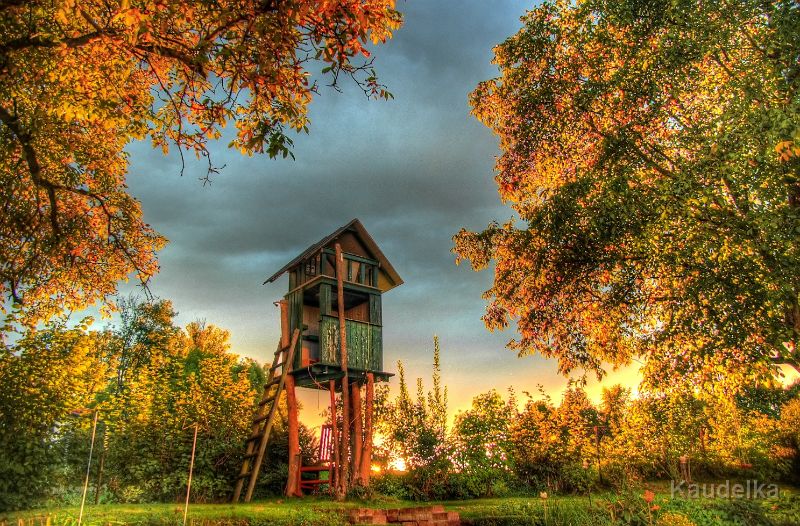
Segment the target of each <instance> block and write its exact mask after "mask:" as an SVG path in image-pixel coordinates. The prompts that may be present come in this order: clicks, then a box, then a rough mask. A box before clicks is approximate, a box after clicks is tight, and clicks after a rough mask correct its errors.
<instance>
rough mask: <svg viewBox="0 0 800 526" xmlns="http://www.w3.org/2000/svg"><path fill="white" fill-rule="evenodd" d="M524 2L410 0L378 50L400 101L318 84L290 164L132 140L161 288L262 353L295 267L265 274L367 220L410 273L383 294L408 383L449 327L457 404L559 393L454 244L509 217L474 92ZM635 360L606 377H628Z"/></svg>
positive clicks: (392, 346) (393, 350)
mask: <svg viewBox="0 0 800 526" xmlns="http://www.w3.org/2000/svg"><path fill="white" fill-rule="evenodd" d="M529 5H530V4H529V3H527V2H520V1H517V0H502V1H501V0H496V1H492V2H486V1H485V0H469V1H467V0H459V1H456V0H452V1H437V2H411V1H409V2H404V1H402V0H400V1H399V2H398V8H399V9H400V10H401V11H402V12H403V13H404V14H405V24H404V26H403V28H402V29H401V30H399V31H398V32H397V33H396V35H395V38H394V39H392V40H391V41H389V42H388V43H387V44H386V45H383V46H380V47H378V48H376V49H375V56H376V63H375V64H376V67H377V69H378V72H379V74H380V76H381V79H382V81H383V82H384V83H386V84H387V85H388V86H389V89H390V91H392V93H393V94H394V96H395V98H394V100H391V101H388V102H385V101H367V100H366V99H365V97H364V95H363V93H361V92H360V91H359V90H358V89H357V88H356V87H355V86H348V85H346V84H345V85H343V86H342V87H343V90H344V92H343V93H337V92H335V91H333V90H331V89H325V88H323V89H322V90H321V92H320V94H319V96H317V98H316V99H315V101H314V102H313V104H312V106H311V111H310V118H311V133H310V134H309V135H307V136H305V135H304V136H298V137H296V140H295V149H294V152H295V155H296V160H295V161H291V160H279V161H274V160H270V159H269V158H267V157H243V156H241V155H240V154H239V153H238V152H236V151H230V150H228V149H227V148H226V146H225V144H226V143H227V141H222V142H220V143H219V144H216V145H212V155H213V161H214V163H215V164H217V165H222V164H224V165H225V168H224V170H223V171H222V173H221V174H220V175H218V176H216V177H215V179H214V182H213V184H212V185H210V186H203V185H202V183H201V182H200V181H199V180H198V178H199V177H200V176H201V175H203V174H204V173H205V172H204V168H203V165H202V164H190V165H189V166H188V167H187V170H186V172H185V174H184V176H183V177H180V176H179V175H178V174H179V172H180V164H179V162H178V159H177V158H176V157H174V156H169V157H164V156H163V155H162V154H161V153H160V151H154V150H152V149H151V148H150V146H149V145H147V144H138V145H134V146H133V147H132V148H131V149H130V152H131V164H132V167H131V175H130V177H129V185H130V189H131V192H132V193H133V194H134V195H135V196H137V197H138V198H139V199H140V200H141V202H142V206H143V208H144V213H145V218H146V221H148V222H149V223H150V224H152V225H153V226H154V227H155V228H156V229H157V230H158V231H159V232H161V233H162V234H164V235H165V236H166V237H167V238H168V239H169V240H170V243H169V245H168V246H167V248H165V249H164V250H163V251H162V252H161V254H160V262H161V273H160V274H159V275H158V276H157V277H156V278H155V280H154V282H153V285H152V292H153V293H154V294H155V295H157V296H159V297H162V298H168V299H171V300H173V302H174V305H175V308H176V310H178V311H179V318H178V321H179V322H180V323H182V324H185V323H188V322H190V321H193V320H196V319H204V320H206V321H207V322H208V323H213V324H215V325H218V326H221V327H224V328H226V329H228V330H229V331H230V332H231V343H232V350H233V351H234V352H236V353H238V354H241V355H247V356H252V357H255V358H257V359H259V360H264V359H266V357H267V355H268V354H269V355H271V352H272V351H273V350H274V348H275V345H276V342H277V339H278V335H279V330H280V323H279V318H278V310H277V308H275V307H274V306H273V301H275V300H278V299H280V298H281V296H282V295H283V294H284V293H285V292H286V289H287V281H286V280H287V278H286V277H285V276H284V277H283V278H282V279H281V280H279V281H278V282H276V283H274V284H271V285H268V286H263V285H262V282H263V281H264V280H265V278H266V277H267V276H269V275H271V274H272V273H273V272H274V271H276V270H277V269H278V268H280V267H281V266H283V264H285V263H286V262H287V261H289V260H290V259H291V258H292V257H294V256H295V255H297V254H298V253H300V252H301V251H302V250H303V249H305V248H306V247H307V246H308V245H310V244H312V243H313V242H315V241H317V240H318V239H320V238H321V237H323V236H324V235H326V234H328V233H330V232H331V231H333V230H335V229H336V228H337V227H339V226H341V225H342V224H344V223H346V222H347V221H349V220H350V219H352V218H355V217H357V218H359V219H361V221H362V222H363V224H364V226H365V227H366V228H367V230H369V232H370V233H371V234H372V236H373V237H374V239H375V240H376V242H377V243H378V244H379V245H380V246H381V248H382V249H383V251H384V253H385V254H386V256H387V257H388V258H389V260H390V261H391V262H392V264H393V265H394V266H395V268H396V269H397V271H398V272H399V274H400V275H401V276H402V278H403V279H404V280H405V284H404V285H403V286H401V287H399V288H396V289H394V290H392V291H391V292H389V293H388V294H386V296H385V297H384V302H383V305H384V315H383V319H384V363H386V364H388V365H390V366H389V370H392V371H394V370H395V369H396V366H395V365H394V364H395V362H396V361H397V360H402V361H403V362H404V364H405V365H406V369H407V371H408V373H409V376H410V377H411V379H412V381H413V378H415V377H417V376H422V377H423V378H425V379H428V380H429V378H430V362H431V355H432V348H433V345H432V338H433V335H434V334H438V335H439V337H440V340H441V347H442V367H443V378H444V380H445V382H446V383H447V384H448V386H449V389H450V393H451V409H452V410H453V411H457V410H459V409H462V408H465V407H466V406H467V405H468V404H469V401H470V399H471V397H472V396H474V395H476V394H478V393H480V392H483V391H486V390H488V389H491V388H497V389H500V390H505V389H506V388H507V387H509V386H512V385H513V386H514V387H515V388H516V389H517V390H518V391H523V390H529V391H535V390H536V387H537V384H541V385H543V386H544V387H545V389H547V390H548V391H551V392H553V393H554V394H555V393H558V392H559V391H560V390H561V389H562V387H563V386H564V385H565V383H566V380H565V379H564V378H561V377H559V376H558V375H557V374H556V372H555V371H556V367H555V364H554V363H552V362H551V361H547V360H544V359H542V358H541V357H525V358H518V357H517V356H516V355H515V353H513V352H512V351H509V350H508V349H506V348H505V344H506V342H507V341H508V340H510V339H511V338H513V336H514V334H513V332H512V331H511V330H509V331H506V332H505V333H494V334H492V333H489V332H488V331H487V330H486V329H485V327H484V326H483V323H482V322H481V320H480V317H481V315H482V313H483V309H484V301H483V300H482V299H481V293H482V292H483V291H484V290H485V289H487V288H488V287H489V284H490V282H491V274H490V273H487V272H484V273H474V272H472V271H471V270H470V269H469V267H468V266H465V265H462V266H460V267H459V266H456V265H455V262H454V256H453V254H452V253H451V248H452V241H451V237H452V236H453V234H455V233H456V232H457V231H458V230H459V229H460V228H462V227H467V228H471V229H480V228H482V227H484V226H485V225H486V224H488V222H490V221H491V220H493V219H497V220H501V221H502V220H505V219H507V218H509V217H510V215H511V211H510V209H509V208H507V207H505V206H503V205H502V204H501V203H500V201H499V198H498V195H497V191H496V187H495V184H494V181H493V164H494V157H495V156H496V155H497V154H498V149H497V141H496V139H495V138H494V137H493V135H492V134H491V132H490V131H489V130H488V129H486V128H484V127H483V126H482V125H481V124H480V123H479V122H478V121H476V120H475V119H474V118H473V117H471V116H470V115H469V107H468V104H467V95H468V93H469V92H470V91H471V90H472V89H473V88H474V87H475V85H476V84H477V83H478V82H479V81H481V80H484V79H487V78H491V77H493V76H495V75H496V73H497V71H496V69H495V68H494V66H492V64H491V59H492V47H493V46H494V45H496V44H498V43H500V42H501V41H503V40H504V39H505V38H507V37H508V36H510V35H512V34H513V33H515V32H516V31H517V30H518V29H519V27H520V21H519V17H520V16H521V15H522V14H524V12H525V9H526V7H529ZM631 371H632V370H631ZM631 371H626V372H622V373H618V374H615V375H612V377H611V380H610V381H618V380H619V379H623V380H626V379H627V380H629V379H630V378H631V376H632V372H631ZM608 382H609V380H607V381H606V383H608ZM395 383H396V382H395ZM597 390H598V386H596V385H595V386H593V388H592V391H593V392H597ZM303 399H304V401H305V411H306V413H308V414H316V413H317V412H318V411H317V407H318V402H317V395H316V393H313V392H312V393H306V394H305V395H304V398H303ZM322 405H323V406H324V403H323V404H322ZM312 418H313V417H312Z"/></svg>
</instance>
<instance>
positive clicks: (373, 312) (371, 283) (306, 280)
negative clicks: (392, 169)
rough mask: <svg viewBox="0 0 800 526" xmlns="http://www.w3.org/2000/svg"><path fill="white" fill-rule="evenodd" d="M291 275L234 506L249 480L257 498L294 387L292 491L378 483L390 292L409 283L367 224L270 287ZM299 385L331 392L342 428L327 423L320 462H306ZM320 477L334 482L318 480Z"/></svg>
mask: <svg viewBox="0 0 800 526" xmlns="http://www.w3.org/2000/svg"><path fill="white" fill-rule="evenodd" d="M284 274H288V275H289V291H288V292H287V294H286V295H285V296H284V299H283V300H281V301H280V302H278V304H279V305H280V308H281V341H280V343H279V345H278V349H277V350H276V351H275V356H274V360H273V363H272V366H271V368H270V372H269V375H268V378H267V383H266V386H265V388H264V396H263V398H262V399H261V401H260V402H259V403H258V406H257V408H256V412H255V416H254V418H253V426H252V433H251V435H250V437H249V438H248V441H247V449H246V452H245V457H244V462H243V464H242V469H241V471H240V473H239V478H238V479H237V482H236V487H235V490H234V497H233V500H234V502H238V501H239V499H240V496H241V494H242V490H243V489H244V483H245V481H247V483H248V484H247V490H246V492H245V494H244V500H245V502H249V501H250V499H251V497H252V493H253V488H254V487H255V484H256V481H257V479H258V473H259V469H260V466H261V463H262V461H263V457H264V452H265V450H266V445H267V442H268V441H269V438H270V433H271V431H272V425H273V421H274V419H275V417H276V413H277V407H278V402H279V400H280V395H281V393H282V391H284V390H285V391H286V396H287V403H288V407H289V414H288V415H287V416H288V428H289V429H288V430H289V478H288V481H287V484H286V494H287V495H289V496H300V495H302V491H303V490H304V489H306V490H312V489H315V488H318V487H319V486H322V485H326V486H328V488H329V489H330V490H331V491H332V492H333V493H334V494H335V495H336V496H338V497H342V496H344V494H346V492H347V490H348V488H349V487H350V486H351V485H364V486H366V485H368V484H369V476H370V471H371V465H372V462H371V461H372V411H373V397H374V382H375V381H376V380H377V381H385V380H387V379H388V378H389V377H390V376H392V375H391V373H388V372H386V371H384V368H383V363H384V361H383V329H382V327H383V319H382V315H381V296H382V294H383V293H384V292H386V291H388V290H391V289H393V288H394V287H396V286H398V285H401V284H402V283H403V280H402V279H401V278H400V276H399V275H398V274H397V272H396V271H395V270H394V267H392V265H391V263H389V260H387V259H386V256H384V255H383V252H381V250H380V248H378V245H377V244H376V243H375V241H374V240H373V239H372V237H371V236H370V235H369V233H367V231H366V229H365V228H364V226H363V225H362V224H361V222H360V221H359V220H358V219H354V220H352V221H350V222H349V223H347V224H346V225H344V226H343V227H341V228H339V229H337V230H336V231H335V232H333V233H332V234H330V235H328V236H326V237H324V238H323V239H321V240H320V241H319V242H317V243H315V244H313V245H311V246H310V247H308V248H307V249H306V250H305V251H303V252H302V253H301V254H300V255H299V256H297V257H296V258H294V259H293V260H292V261H290V262H289V263H287V264H286V265H285V266H284V267H283V268H281V269H280V270H279V271H277V272H276V273H275V274H273V275H272V276H271V277H270V278H268V279H267V280H266V281H265V282H264V283H265V284H266V283H272V282H274V281H275V280H277V279H278V278H280V277H281V276H283V275H284ZM297 387H306V388H310V389H324V390H327V391H329V392H330V404H331V405H330V412H331V414H332V415H333V419H332V422H334V423H335V425H334V426H324V427H323V436H322V437H321V440H320V443H321V447H320V454H319V457H320V459H321V463H320V465H317V466H302V465H301V455H300V446H299V437H298V415H297V401H296V398H295V388H297ZM362 390H363V394H362ZM337 396H338V397H340V398H341V407H342V414H341V415H337ZM362 397H363V401H364V403H363V404H362ZM362 406H363V410H362ZM339 417H341V419H340V418H339ZM320 473H327V474H328V478H325V479H323V478H321V477H319V476H316V477H314V475H319V474H320ZM304 474H305V475H306V477H305V478H303V475H304ZM309 477H311V478H309Z"/></svg>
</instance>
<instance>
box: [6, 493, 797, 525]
mask: <svg viewBox="0 0 800 526" xmlns="http://www.w3.org/2000/svg"><path fill="white" fill-rule="evenodd" d="M654 489H656V493H657V497H656V500H655V502H654V503H653V504H654V505H658V506H659V508H660V509H659V510H656V511H653V512H652V513H651V514H650V515H651V516H650V517H649V519H651V521H652V522H651V523H652V524H653V525H655V524H656V522H657V518H658V516H659V515H662V514H664V513H667V512H672V513H679V514H681V515H683V516H684V517H687V518H688V519H690V520H691V521H692V523H693V524H695V525H697V526H728V525H734V526H739V525H742V526H759V525H763V526H787V525H788V526H792V525H796V524H797V525H800V495H797V493H796V492H793V491H790V492H787V493H786V494H784V495H783V496H782V497H781V498H780V499H778V500H776V501H747V502H741V501H740V502H735V501H734V502H730V501H724V500H721V499H714V500H704V499H697V500H685V499H675V500H672V499H670V498H669V492H668V490H666V491H665V490H664V488H661V487H655V488H654ZM428 504H434V503H419V502H409V501H399V500H395V499H390V498H381V499H378V500H372V501H349V502H343V503H342V502H334V501H332V500H330V499H327V498H313V497H309V498H304V499H270V500H263V501H259V502H254V503H250V504H238V505H233V504H192V505H190V507H189V515H188V517H189V521H188V522H189V523H191V524H193V525H195V526H201V525H202V526H261V525H271V524H275V525H287V526H306V525H308V526H311V525H320V526H334V525H340V524H343V522H342V512H343V511H345V510H346V509H348V508H353V507H373V508H398V507H413V506H423V505H428ZM436 504H442V505H444V506H445V508H446V509H447V510H450V511H458V512H459V513H460V515H461V517H462V519H465V520H467V521H469V522H470V523H473V524H476V525H478V526H503V525H506V524H508V525H517V524H530V525H547V526H560V525H575V526H582V525H586V526H589V525H591V526H603V525H618V524H619V525H621V524H648V522H647V520H648V513H647V505H646V503H644V501H643V499H642V492H641V491H639V492H635V493H629V494H626V495H620V494H615V493H610V492H609V493H601V494H594V495H592V497H591V498H589V497H588V496H553V497H550V498H548V499H547V500H546V501H545V500H543V499H541V498H539V497H507V498H493V499H475V500H466V501H445V502H437V503H436ZM77 517H78V508H76V507H69V508H58V509H39V510H29V511H24V512H15V513H10V514H6V515H2V514H0V526H3V525H4V524H5V525H6V526H62V525H63V526H71V525H74V524H77ZM643 520H644V521H645V522H642V521H643ZM182 522H183V506H182V505H180V504H105V505H99V506H94V505H87V506H86V508H85V509H84V520H83V524H86V525H90V526H101V525H117V524H136V525H143V526H149V525H156V524H165V525H180V524H182Z"/></svg>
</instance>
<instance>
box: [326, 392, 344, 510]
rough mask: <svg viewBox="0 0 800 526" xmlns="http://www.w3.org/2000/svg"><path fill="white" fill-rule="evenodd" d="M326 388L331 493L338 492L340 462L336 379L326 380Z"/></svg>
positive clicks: (335, 493)
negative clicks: (329, 426)
mask: <svg viewBox="0 0 800 526" xmlns="http://www.w3.org/2000/svg"><path fill="white" fill-rule="evenodd" d="M328 388H329V389H330V392H331V468H332V469H331V472H330V474H329V479H330V484H329V489H330V492H331V493H332V494H333V495H337V494H338V486H339V472H340V471H341V464H340V462H339V431H338V429H337V425H336V380H329V381H328Z"/></svg>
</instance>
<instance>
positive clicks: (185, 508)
mask: <svg viewBox="0 0 800 526" xmlns="http://www.w3.org/2000/svg"><path fill="white" fill-rule="evenodd" d="M197 427H198V425H197V424H196V423H195V425H194V439H193V440H192V460H190V461H189V482H188V483H187V484H186V504H184V506H183V526H186V516H187V515H188V514H189V493H190V492H191V491H192V472H193V471H194V452H195V449H196V448H197Z"/></svg>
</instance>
